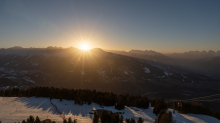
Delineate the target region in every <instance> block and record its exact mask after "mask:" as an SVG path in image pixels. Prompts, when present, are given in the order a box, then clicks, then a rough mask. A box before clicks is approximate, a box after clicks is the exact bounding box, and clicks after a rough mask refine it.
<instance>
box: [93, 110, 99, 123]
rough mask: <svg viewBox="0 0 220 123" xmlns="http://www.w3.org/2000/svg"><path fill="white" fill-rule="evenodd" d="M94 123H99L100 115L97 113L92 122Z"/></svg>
mask: <svg viewBox="0 0 220 123" xmlns="http://www.w3.org/2000/svg"><path fill="white" fill-rule="evenodd" d="M92 122H93V123H99V115H98V114H97V113H96V112H95V113H94V117H93V120H92Z"/></svg>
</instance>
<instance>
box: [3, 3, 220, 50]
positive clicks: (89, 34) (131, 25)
mask: <svg viewBox="0 0 220 123" xmlns="http://www.w3.org/2000/svg"><path fill="white" fill-rule="evenodd" d="M219 6H220V1H219V0H210V1H204V0H193V1H192V0H184V1H180V0H166V1H165V0H160V1H159V0H158V1H153V0H146V1H116V0H115V1H114V0H109V1H100V0H99V1H86V0H83V1H81V0H78V1H73V0H68V1H66V0H62V1H57V0H51V1H50V0H47V1H44V0H35V1H29V0H23V1H20V0H16V1H4V0H2V1H0V47H2V48H3V47H5V48H7V47H12V46H22V47H47V46H61V47H69V46H73V47H79V46H80V45H81V44H82V43H85V42H86V43H88V44H89V45H90V47H91V48H94V47H100V48H102V49H109V50H110V49H113V50H131V49H140V50H155V51H158V52H184V51H189V50H199V51H201V50H214V51H217V50H220V48H219V47H220V7H219Z"/></svg>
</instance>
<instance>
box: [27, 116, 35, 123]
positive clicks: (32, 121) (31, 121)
mask: <svg viewBox="0 0 220 123" xmlns="http://www.w3.org/2000/svg"><path fill="white" fill-rule="evenodd" d="M27 123H34V117H33V116H32V115H30V116H29V118H28V119H27Z"/></svg>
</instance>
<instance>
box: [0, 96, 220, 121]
mask: <svg viewBox="0 0 220 123" xmlns="http://www.w3.org/2000/svg"><path fill="white" fill-rule="evenodd" d="M52 102H53V103H54V104H55V105H56V106H57V107H58V109H59V110H60V111H61V112H62V113H63V114H64V115H65V117H66V118H69V117H71V118H72V119H77V121H78V122H79V123H91V121H92V117H93V115H92V114H89V112H91V110H94V109H100V106H99V105H98V104H96V103H92V104H91V105H87V104H84V105H83V106H80V105H75V104H74V101H68V100H63V101H62V102H60V101H59V100H58V99H53V100H52ZM0 105H1V106H3V107H2V108H1V110H0V120H1V121H2V122H3V123H12V122H18V121H19V122H21V121H22V120H24V119H27V117H29V116H30V115H33V116H34V117H36V116H39V117H40V118H41V120H44V119H47V118H49V119H51V120H52V121H56V122H62V121H63V119H62V117H61V116H60V115H59V114H58V112H57V111H56V109H55V107H54V106H53V105H51V103H50V99H49V98H35V97H30V98H27V97H21V98H17V97H0ZM104 109H106V110H110V111H113V112H118V110H115V109H114V106H109V107H107V106H104ZM169 111H171V112H172V109H169ZM121 112H124V114H123V116H124V118H131V117H134V118H135V119H136V120H137V119H138V117H142V118H143V119H144V123H152V122H154V120H155V118H156V117H157V116H156V115H155V114H153V107H150V108H149V109H141V108H135V107H126V108H125V109H124V110H121ZM173 120H175V121H176V122H177V123H179V122H187V123H206V122H207V123H217V122H220V121H219V120H218V119H216V118H213V117H210V116H206V115H198V114H180V113H178V112H176V113H175V114H173Z"/></svg>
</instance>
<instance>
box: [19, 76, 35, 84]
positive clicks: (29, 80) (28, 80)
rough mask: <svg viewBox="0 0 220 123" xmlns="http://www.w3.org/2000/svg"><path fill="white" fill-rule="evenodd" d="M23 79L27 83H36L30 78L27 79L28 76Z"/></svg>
mask: <svg viewBox="0 0 220 123" xmlns="http://www.w3.org/2000/svg"><path fill="white" fill-rule="evenodd" d="M22 79H24V80H25V81H27V82H31V83H35V81H33V80H31V79H30V77H27V76H25V77H22Z"/></svg>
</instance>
